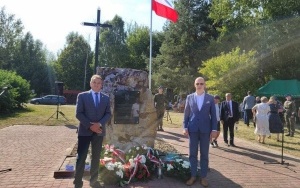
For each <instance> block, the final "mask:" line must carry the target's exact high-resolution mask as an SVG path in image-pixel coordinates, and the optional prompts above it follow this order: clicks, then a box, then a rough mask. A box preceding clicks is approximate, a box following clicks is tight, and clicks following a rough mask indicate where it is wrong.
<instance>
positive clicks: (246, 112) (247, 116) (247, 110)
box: [244, 109, 253, 126]
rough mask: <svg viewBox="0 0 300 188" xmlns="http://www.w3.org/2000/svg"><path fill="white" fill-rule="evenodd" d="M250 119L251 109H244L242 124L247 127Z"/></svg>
mask: <svg viewBox="0 0 300 188" xmlns="http://www.w3.org/2000/svg"><path fill="white" fill-rule="evenodd" d="M252 117H253V113H252V109H245V114H244V123H245V124H246V125H248V126H249V122H250V119H252Z"/></svg>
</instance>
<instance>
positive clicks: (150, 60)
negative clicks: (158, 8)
mask: <svg viewBox="0 0 300 188" xmlns="http://www.w3.org/2000/svg"><path fill="white" fill-rule="evenodd" d="M151 74H152V0H151V9H150V54H149V89H150V90H151Z"/></svg>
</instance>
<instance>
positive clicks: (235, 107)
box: [220, 101, 240, 122]
mask: <svg viewBox="0 0 300 188" xmlns="http://www.w3.org/2000/svg"><path fill="white" fill-rule="evenodd" d="M229 110H230V107H229V106H228V103H227V101H223V102H221V106H220V116H221V117H220V120H223V121H227V120H228V118H229V117H228V116H229V113H230V111H229ZM232 117H233V119H234V122H237V121H239V119H240V112H239V104H238V103H237V102H235V101H232Z"/></svg>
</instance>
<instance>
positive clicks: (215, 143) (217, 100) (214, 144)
mask: <svg viewBox="0 0 300 188" xmlns="http://www.w3.org/2000/svg"><path fill="white" fill-rule="evenodd" d="M220 100H221V98H220V96H219V95H215V96H214V102H215V106H216V117H217V134H216V137H214V138H210V144H211V146H212V147H218V146H219V145H218V141H217V139H218V137H219V136H220V130H221V128H220Z"/></svg>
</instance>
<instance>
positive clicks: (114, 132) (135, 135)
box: [97, 67, 156, 151]
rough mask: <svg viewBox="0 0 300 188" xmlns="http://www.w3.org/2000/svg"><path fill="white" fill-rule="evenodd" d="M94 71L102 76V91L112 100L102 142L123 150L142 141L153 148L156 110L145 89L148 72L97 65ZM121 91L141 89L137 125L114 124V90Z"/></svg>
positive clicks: (151, 97)
mask: <svg viewBox="0 0 300 188" xmlns="http://www.w3.org/2000/svg"><path fill="white" fill-rule="evenodd" d="M97 74H99V75H101V76H102V77H103V78H104V85H103V90H102V91H103V92H104V93H106V94H108V95H109V96H110V100H111V111H112V118H111V120H110V122H109V123H108V127H107V129H106V130H107V134H106V138H105V139H106V140H105V141H106V142H107V143H108V144H114V145H115V146H116V147H118V148H120V149H123V150H125V151H126V150H128V149H129V148H131V147H132V146H138V145H143V144H146V145H147V146H150V147H154V139H155V137H156V123H155V121H156V111H155V108H154V101H153V96H152V92H151V91H150V90H149V89H148V73H147V72H145V71H141V70H135V69H124V68H106V67H98V69H97ZM121 90H125V91H139V92H140V116H139V124H115V123H114V121H113V119H114V104H115V96H114V92H116V91H121Z"/></svg>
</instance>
